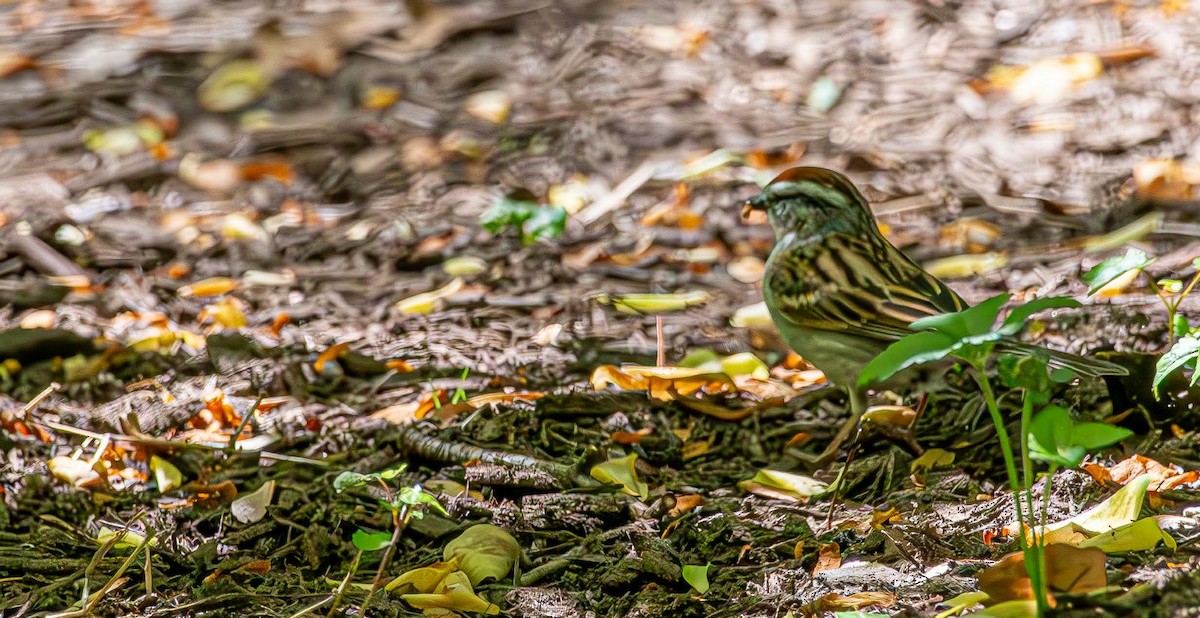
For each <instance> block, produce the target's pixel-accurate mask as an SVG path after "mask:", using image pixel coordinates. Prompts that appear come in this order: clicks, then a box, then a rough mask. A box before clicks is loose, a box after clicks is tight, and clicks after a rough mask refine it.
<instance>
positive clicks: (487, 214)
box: [479, 197, 538, 234]
mask: <svg viewBox="0 0 1200 618" xmlns="http://www.w3.org/2000/svg"><path fill="white" fill-rule="evenodd" d="M537 206H538V205H537V202H531V201H526V200H517V199H512V198H508V197H505V198H501V199H500V200H498V201H496V203H495V204H492V206H491V208H488V209H487V210H486V211H484V213H483V214H482V215H481V216H480V217H479V224H480V225H481V226H483V229H485V230H487V231H489V232H491V233H493V234H496V233H498V232H501V231H503V230H504V229H506V228H509V227H520V226H521V224H523V223H525V221H526V220H528V219H529V218H530V217H531V216H533V209H534V208H537Z"/></svg>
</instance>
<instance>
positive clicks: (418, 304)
mask: <svg viewBox="0 0 1200 618" xmlns="http://www.w3.org/2000/svg"><path fill="white" fill-rule="evenodd" d="M463 285H464V283H463V280H462V278H461V277H455V278H454V280H453V281H451V282H450V283H447V284H446V285H445V286H442V287H440V288H438V289H436V290H432V291H429V292H423V293H421V294H416V295H414V296H409V297H408V298H405V299H403V300H400V301H397V302H396V305H395V307H396V310H397V311H399V312H400V313H402V314H404V315H428V314H430V313H433V312H434V311H436V310H437V309H438V308H440V307H441V303H442V300H444V299H445V298H446V297H448V296H451V295H453V294H455V293H457V292H458V291H459V290H461V289H462V288H463Z"/></svg>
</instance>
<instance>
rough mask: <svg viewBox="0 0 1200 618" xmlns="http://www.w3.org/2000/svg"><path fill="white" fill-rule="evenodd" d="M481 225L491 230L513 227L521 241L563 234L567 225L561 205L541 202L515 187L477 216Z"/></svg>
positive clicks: (549, 237) (531, 242) (495, 232)
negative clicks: (511, 192)
mask: <svg viewBox="0 0 1200 618" xmlns="http://www.w3.org/2000/svg"><path fill="white" fill-rule="evenodd" d="M479 222H480V225H482V226H483V229H485V230H487V231H489V232H491V233H493V234H499V233H500V232H502V231H504V230H506V229H509V228H513V229H517V230H519V231H520V234H521V243H522V244H526V245H529V244H533V243H534V242H537V241H539V240H542V239H553V238H558V237H559V236H562V234H563V232H564V231H565V230H566V225H567V210H566V209H565V208H563V207H561V206H543V205H541V204H538V203H537V202H536V201H535V200H534V199H533V196H531V195H529V194H528V192H526V191H523V190H517V191H515V192H513V194H512V195H510V196H508V197H504V198H501V199H500V200H498V201H497V202H496V203H495V204H492V206H491V207H490V208H488V209H487V211H485V212H484V213H483V215H482V216H481V217H480V219H479Z"/></svg>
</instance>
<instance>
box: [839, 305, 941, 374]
mask: <svg viewBox="0 0 1200 618" xmlns="http://www.w3.org/2000/svg"><path fill="white" fill-rule="evenodd" d="M939 317H940V316H939ZM957 347H958V341H957V340H956V339H955V338H954V337H952V336H949V335H946V334H944V333H940V332H936V331H933V332H924V333H915V334H912V335H909V336H907V337H905V338H903V339H901V340H899V341H897V342H895V343H893V344H892V345H890V346H888V347H887V349H885V350H884V351H883V352H880V353H879V356H876V357H875V358H873V359H871V362H869V363H867V365H866V366H865V367H863V368H862V372H861V373H860V374H859V375H858V385H859V386H866V385H868V384H871V383H873V382H878V381H879V380H883V379H886V378H889V377H891V376H892V375H894V374H895V373H896V372H898V371H900V370H902V369H906V368H908V367H911V366H913V365H919V364H921V363H927V362H929V361H934V360H938V359H941V358H945V357H946V356H947V355H948V354H950V353H951V352H953V351H954V350H955V349H956V348H957Z"/></svg>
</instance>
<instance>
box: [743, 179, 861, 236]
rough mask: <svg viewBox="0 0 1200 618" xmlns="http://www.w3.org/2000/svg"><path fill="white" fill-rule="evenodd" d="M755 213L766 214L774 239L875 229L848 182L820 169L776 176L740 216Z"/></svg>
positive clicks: (855, 232)
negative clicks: (792, 235) (785, 236)
mask: <svg viewBox="0 0 1200 618" xmlns="http://www.w3.org/2000/svg"><path fill="white" fill-rule="evenodd" d="M755 210H760V211H765V212H766V213H767V215H768V217H769V218H770V220H771V226H772V227H774V228H775V234H776V236H778V237H783V236H784V235H785V234H788V233H795V234H796V236H797V237H807V236H812V235H825V234H829V233H833V232H843V233H848V234H863V233H872V232H873V231H875V230H877V229H878V228H877V227H876V225H875V220H874V217H873V216H872V215H871V209H870V207H869V206H868V205H867V200H866V198H864V197H863V196H862V194H861V193H859V192H858V189H856V188H855V187H854V184H853V183H851V182H850V179H849V178H846V177H845V176H844V175H842V174H839V173H837V172H835V171H833V170H827V169H825V168H822V167H793V168H792V169H789V170H788V171H786V172H784V173H782V174H780V175H779V176H776V177H775V179H774V180H772V181H771V182H769V183H767V186H766V187H763V190H762V193H760V194H758V195H757V196H755V197H753V198H751V199H749V200H747V201H746V204H745V205H744V206H743V207H742V215H743V216H746V215H748V214H750V213H751V212H752V211H755Z"/></svg>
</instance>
